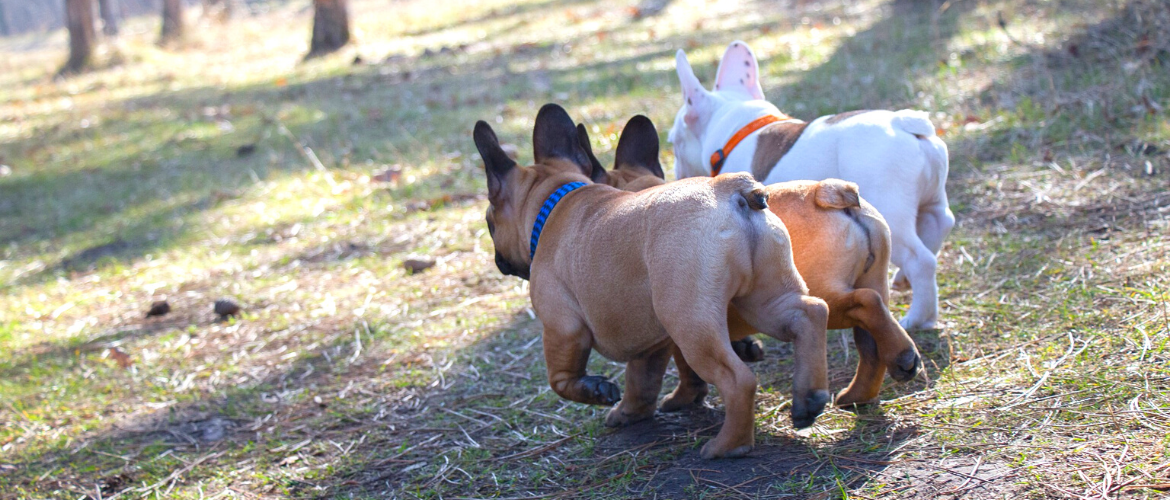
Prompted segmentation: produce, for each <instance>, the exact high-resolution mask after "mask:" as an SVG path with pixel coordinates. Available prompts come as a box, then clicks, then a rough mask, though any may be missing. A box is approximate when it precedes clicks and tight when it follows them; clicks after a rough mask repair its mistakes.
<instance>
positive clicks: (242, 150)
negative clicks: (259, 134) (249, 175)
mask: <svg viewBox="0 0 1170 500" xmlns="http://www.w3.org/2000/svg"><path fill="white" fill-rule="evenodd" d="M255 152H256V145H255V144H244V145H243V146H240V147H238V148H236V156H237V157H239V158H243V157H245V156H251V155H252V153H255Z"/></svg>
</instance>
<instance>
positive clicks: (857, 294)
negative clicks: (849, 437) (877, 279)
mask: <svg viewBox="0 0 1170 500" xmlns="http://www.w3.org/2000/svg"><path fill="white" fill-rule="evenodd" d="M829 309H830V310H832V311H833V314H834V315H837V314H841V313H844V314H845V315H846V316H848V317H849V318H850V319H852V320H853V321H854V322H856V323H858V324H857V326H854V327H853V342H854V344H855V345H856V346H857V354H858V357H859V358H860V359H859V361H858V362H857V373H856V374H855V375H854V376H853V381H852V382H850V384H849V387H847V388H846V389H845V390H843V391H841V392H840V393H838V394H837V404H838V405H841V406H846V405H851V404H858V403H865V402H869V401H871V400H873V399H874V398H877V396H878V392H880V391H881V387H882V379H883V377H884V376H885V373H886V370H887V369H888V370H890V375H891V376H892V377H894V378H895V379H896V380H899V381H906V380H909V379H911V378H913V377H914V375H915V374H917V373H918V363H919V356H918V349H917V348H916V347H915V346H914V340H913V339H911V338H910V336H909V335H907V334H906V331H905V330H903V329H902V328H901V327H900V326H899V325H898V323H897V322H896V321H894V317H893V316H892V315H891V314H890V310H889V308H887V307H886V304H885V302H884V301H882V298H881V295H879V294H878V292H876V291H874V290H871V289H868V288H858V289H855V290H853V292H851V293H849V294H847V295H843V296H840V297H839V298H837V299H836V300H834V301H833V302H832V303H831V304H830V305H829Z"/></svg>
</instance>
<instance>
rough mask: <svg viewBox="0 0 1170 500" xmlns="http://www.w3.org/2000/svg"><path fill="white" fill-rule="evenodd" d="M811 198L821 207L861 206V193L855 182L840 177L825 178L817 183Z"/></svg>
mask: <svg viewBox="0 0 1170 500" xmlns="http://www.w3.org/2000/svg"><path fill="white" fill-rule="evenodd" d="M816 189H817V192H816V195H814V198H813V200H814V201H815V202H816V204H817V206H818V207H821V208H854V207H861V195H860V194H858V192H857V184H854V183H852V182H848V181H843V180H841V179H825V180H823V181H821V182H819V183H817V188H816Z"/></svg>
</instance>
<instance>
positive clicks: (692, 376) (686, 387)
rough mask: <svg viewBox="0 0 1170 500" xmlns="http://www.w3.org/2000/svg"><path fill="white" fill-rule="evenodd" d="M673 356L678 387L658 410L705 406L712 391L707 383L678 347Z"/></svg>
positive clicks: (663, 399)
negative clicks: (676, 369)
mask: <svg viewBox="0 0 1170 500" xmlns="http://www.w3.org/2000/svg"><path fill="white" fill-rule="evenodd" d="M671 354H672V355H673V356H674V366H675V367H676V368H678V387H675V388H674V391H673V392H671V393H670V394H669V395H668V396H666V397H665V398H662V403H661V404H659V405H658V409H659V410H661V411H664V412H672V411H678V410H681V409H683V408H686V407H688V406H692V405H701V404H703V400H704V399H706V398H707V391H708V390H710V388H709V387H707V381H706V380H703V379H702V377H699V374H698V373H695V369H694V368H691V365H689V364H687V360H686V358H684V357H683V355H682V351H681V350H679V348H678V346H677V345H675V346H674V347H672V348H671ZM741 359H742V358H741ZM627 371H628V370H627Z"/></svg>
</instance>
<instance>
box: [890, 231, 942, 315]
mask: <svg viewBox="0 0 1170 500" xmlns="http://www.w3.org/2000/svg"><path fill="white" fill-rule="evenodd" d="M890 229H891V230H892V231H891V232H892V234H893V235H894V237H893V240H894V241H893V245H891V246H892V248H891V253H890V260H891V261H893V262H894V264H895V265H897V266H898V267H899V268H900V270H899V271H900V272H902V273H904V274H905V276H906V279H907V281H909V282H910V287H911V288H912V289H913V290H914V296H913V297H912V298H911V300H910V310H909V311H908V312H907V313H906V316H905V317H904V318H902V321H900V322H899V323H900V324H901V325H902V328H905V329H906V330H922V329H930V328H935V326H936V325H937V324H938V281H937V279H936V273H937V271H938V260H937V259H936V258H935V256H934V252H932V251H930V249H929V248H927V247H926V245H925V244H924V243H923V242H922V241H921V240H919V239H918V238H917V237H916V235H915V237H912V238H910V239H911V240H912V241H905V239H904V238H900V237H899V236H901V235H907V234H910V235H914V234H915V233H913V232H912V231H904V230H905V229H909V228H898V229H894V226H893V225H892V224H891V227H890Z"/></svg>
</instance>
